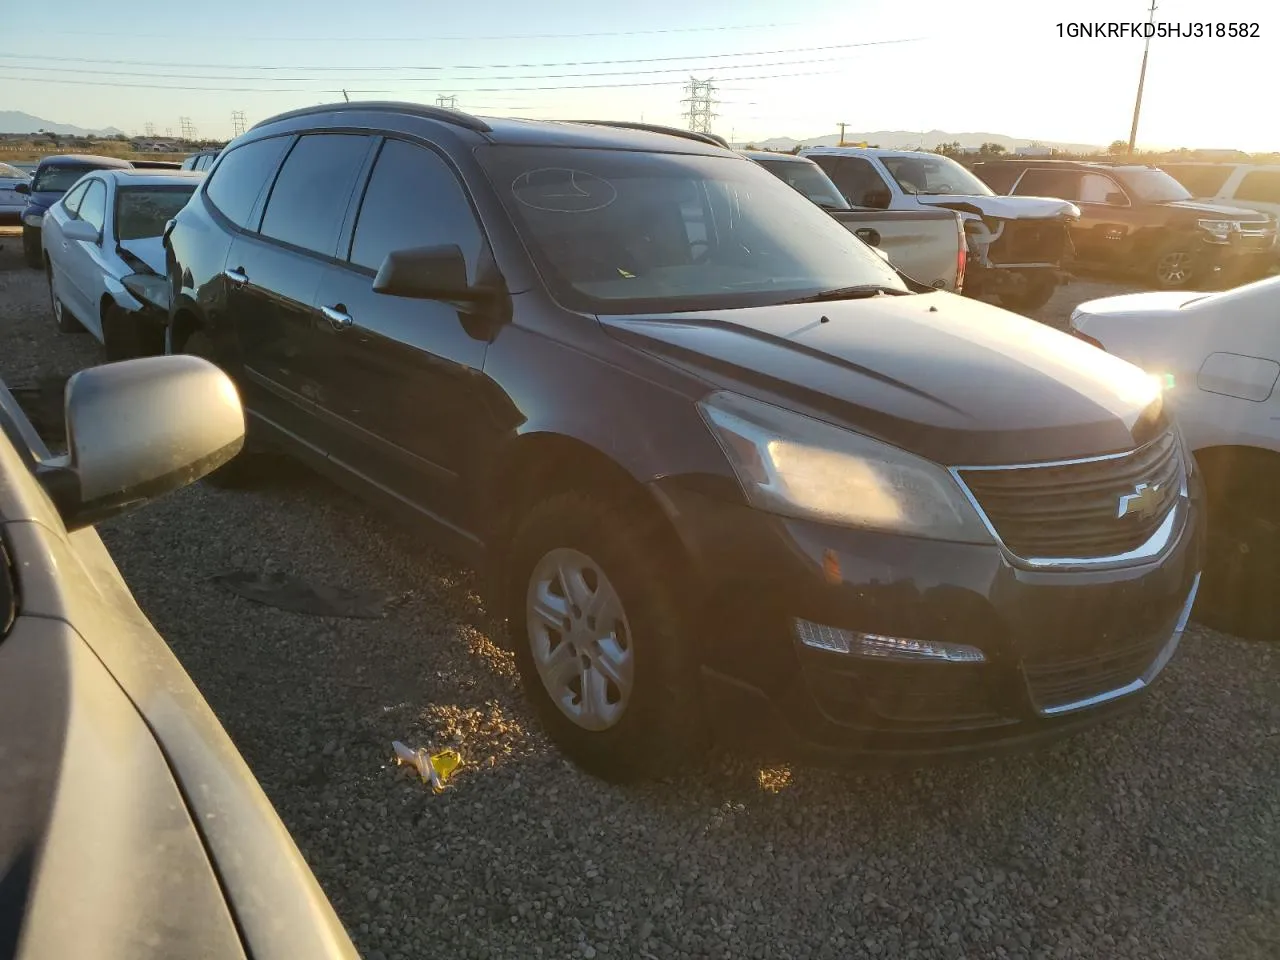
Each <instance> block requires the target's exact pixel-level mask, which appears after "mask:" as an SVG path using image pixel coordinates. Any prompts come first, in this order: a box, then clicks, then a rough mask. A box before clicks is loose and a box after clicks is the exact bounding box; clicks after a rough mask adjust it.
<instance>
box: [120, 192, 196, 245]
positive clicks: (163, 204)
mask: <svg viewBox="0 0 1280 960" xmlns="http://www.w3.org/2000/svg"><path fill="white" fill-rule="evenodd" d="M195 189H196V187H195V184H194V183H193V184H191V185H190V186H187V185H186V184H182V185H179V186H172V187H122V188H121V189H120V190H118V191H117V192H116V239H117V240H120V241H125V240H141V239H144V238H146V237H158V236H160V234H162V233H163V232H164V225H165V224H166V223H168V222H169V221H170V220H172V219H173V218H174V217H175V216H177V215H178V211H179V210H181V209H182V208H183V207H185V206H186V205H187V200H189V199H190V198H191V194H193V193H194V192H195Z"/></svg>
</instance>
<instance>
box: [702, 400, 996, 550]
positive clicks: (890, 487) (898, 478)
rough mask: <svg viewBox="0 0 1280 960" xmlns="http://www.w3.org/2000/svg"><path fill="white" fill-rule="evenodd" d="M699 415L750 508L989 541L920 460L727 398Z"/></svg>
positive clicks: (957, 497) (952, 486) (941, 478)
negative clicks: (703, 419) (735, 478)
mask: <svg viewBox="0 0 1280 960" xmlns="http://www.w3.org/2000/svg"><path fill="white" fill-rule="evenodd" d="M698 409H699V410H700V411H701V412H702V415H703V417H704V418H705V420H706V422H707V424H708V426H709V427H710V428H711V432H712V433H713V434H715V436H716V438H717V439H718V440H719V442H720V446H721V448H722V449H723V450H724V452H725V455H726V456H727V457H728V458H729V462H730V464H731V465H732V466H733V470H734V473H735V474H737V477H738V480H739V482H740V483H741V484H742V488H743V491H744V492H745V493H746V496H747V499H748V501H749V502H750V503H751V505H752V506H755V507H758V508H759V509H761V510H767V511H769V512H771V513H776V514H781V515H783V516H789V517H800V518H803V519H809V520H820V521H823V522H826V523H835V524H840V525H842V526H850V527H862V528H867V529H873V530H884V531H890V532H894V533H903V534H908V535H910V536H917V537H929V538H932V539H937V540H955V541H965V542H969V543H990V542H991V535H990V534H989V533H988V532H987V529H986V527H985V526H984V525H983V523H982V520H981V518H980V517H979V516H978V514H977V512H976V511H975V510H974V508H973V507H972V506H971V505H970V504H969V502H968V500H966V499H965V496H964V493H963V492H962V491H961V490H960V487H959V485H958V484H957V483H956V482H955V480H954V479H952V477H951V475H950V474H949V473H948V472H947V471H946V470H945V469H944V468H942V467H940V466H938V465H937V464H935V463H932V462H930V461H928V460H925V459H923V458H922V457H917V456H915V455H914V454H910V453H907V452H906V451H905V450H900V449H898V448H897V447H893V446H890V445H889V444H887V443H882V442H881V441H879V440H873V439H871V438H870V437H864V436H862V435H861V434H857V433H853V432H851V431H849V430H845V429H842V428H840V427H837V426H834V425H832V424H829V423H826V422H824V421H822V420H816V419H814V418H813V417H808V416H805V415H803V414H799V413H795V412H793V411H790V410H784V409H783V408H781V407H776V406H774V405H773V404H769V403H764V402H762V401H759V400H752V399H750V398H749V397H743V396H740V395H738V394H735V393H729V392H727V391H721V392H719V393H715V394H712V395H711V396H710V397H708V398H706V399H705V400H702V401H700V402H699V403H698Z"/></svg>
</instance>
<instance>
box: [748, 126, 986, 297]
mask: <svg viewBox="0 0 1280 960" xmlns="http://www.w3.org/2000/svg"><path fill="white" fill-rule="evenodd" d="M742 154H743V156H745V157H747V158H748V159H750V160H754V161H755V162H756V163H758V164H760V166H762V167H764V168H765V169H766V170H768V171H769V172H770V173H772V174H773V175H774V176H776V177H777V178H778V179H779V180H781V181H783V182H784V183H786V184H787V185H788V186H790V187H792V188H793V189H794V190H796V191H798V192H799V193H801V194H803V195H804V196H806V197H808V198H809V199H810V200H812V201H813V202H814V203H816V204H817V205H818V206H820V207H822V209H824V210H826V211H827V212H828V213H829V214H831V216H832V217H834V218H835V219H836V220H837V221H838V222H839V223H841V224H842V225H843V226H844V228H845V229H846V230H848V231H849V232H851V233H852V234H854V236H856V237H858V239H860V240H862V241H863V242H864V243H867V244H869V245H870V246H872V247H875V248H877V249H878V250H880V251H881V252H883V253H884V254H885V255H886V257H887V258H888V260H889V262H890V263H891V264H893V266H894V268H895V269H897V270H899V271H901V272H902V273H904V274H906V275H907V276H908V277H910V278H911V279H912V280H915V281H916V282H918V283H923V284H925V285H927V286H931V287H934V288H935V289H938V290H948V291H950V292H952V293H960V292H962V289H963V287H964V271H965V260H966V255H967V251H966V244H965V239H964V227H963V225H962V222H961V219H960V215H959V214H957V213H955V212H954V211H950V210H936V209H935V210H874V209H870V208H860V209H855V208H854V207H853V206H852V205H851V204H850V203H849V201H848V200H847V199H846V198H845V197H844V196H843V195H842V194H841V193H840V189H839V188H838V187H837V186H836V185H835V184H834V183H832V182H831V178H830V177H828V176H827V174H826V173H825V172H824V171H823V169H822V168H821V167H819V166H818V165H817V164H816V163H814V162H813V161H812V160H807V159H805V158H804V157H797V156H794V155H793V154H789V153H770V152H769V151H766V150H758V151H757V150H751V151H742Z"/></svg>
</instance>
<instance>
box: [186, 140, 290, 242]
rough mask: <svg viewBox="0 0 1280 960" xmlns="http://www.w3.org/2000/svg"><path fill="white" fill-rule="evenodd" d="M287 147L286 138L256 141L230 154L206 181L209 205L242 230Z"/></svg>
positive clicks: (287, 141)
mask: <svg viewBox="0 0 1280 960" xmlns="http://www.w3.org/2000/svg"><path fill="white" fill-rule="evenodd" d="M288 145H289V138H288V137H273V138H271V139H270V140H255V141H254V142H253V143H246V144H245V145H244V146H243V147H237V148H236V149H235V150H232V151H231V152H230V153H228V154H227V155H226V157H225V158H223V161H222V164H221V165H220V166H219V167H218V169H217V171H216V172H215V173H214V174H213V175H212V177H210V179H209V186H208V187H207V188H206V191H205V195H206V196H207V197H208V198H209V202H210V203H212V204H213V205H214V206H215V207H217V208H218V210H219V211H220V212H221V213H222V215H223V216H225V217H226V218H227V219H228V220H230V221H231V222H232V223H234V224H236V225H237V226H241V227H243V226H245V225H247V224H248V222H249V214H250V213H252V212H253V205H254V204H255V203H256V202H257V200H258V195H259V194H260V193H262V188H263V187H265V186H266V185H267V180H268V179H270V177H271V174H272V173H274V172H275V169H276V165H277V164H278V163H279V162H280V155H281V154H283V153H284V148H285V147H286V146H288Z"/></svg>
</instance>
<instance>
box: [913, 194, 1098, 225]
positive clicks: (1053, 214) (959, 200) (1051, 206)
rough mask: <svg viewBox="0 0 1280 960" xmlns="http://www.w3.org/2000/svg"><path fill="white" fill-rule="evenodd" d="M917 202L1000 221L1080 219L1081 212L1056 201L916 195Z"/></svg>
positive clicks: (1066, 202) (1025, 198)
mask: <svg viewBox="0 0 1280 960" xmlns="http://www.w3.org/2000/svg"><path fill="white" fill-rule="evenodd" d="M916 200H917V201H918V202H920V203H923V204H927V205H928V206H931V207H947V208H949V209H951V210H960V211H962V212H965V213H977V214H980V215H981V216H984V217H995V218H996V219H999V220H1051V219H1057V218H1059V217H1069V218H1072V219H1075V220H1078V219H1080V208H1079V207H1077V206H1076V205H1075V204H1074V203H1070V202H1068V201H1066V200H1055V199H1054V198H1052V197H1003V196H997V197H969V196H951V195H943V196H932V195H926V194H916Z"/></svg>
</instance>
